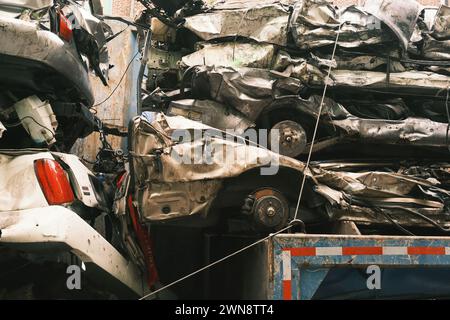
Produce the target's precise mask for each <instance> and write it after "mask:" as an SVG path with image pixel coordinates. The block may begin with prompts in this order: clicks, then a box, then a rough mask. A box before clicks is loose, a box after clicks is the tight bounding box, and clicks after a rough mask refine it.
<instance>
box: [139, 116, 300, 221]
mask: <svg viewBox="0 0 450 320" xmlns="http://www.w3.org/2000/svg"><path fill="white" fill-rule="evenodd" d="M150 120H152V121H151V122H150V121H149V119H146V118H145V116H142V117H138V118H136V119H135V120H134V123H133V126H132V133H131V137H132V138H131V141H132V146H131V150H132V151H131V157H132V162H133V165H132V167H133V169H132V174H133V176H134V180H135V190H136V193H135V195H134V197H133V199H135V200H136V201H137V202H138V203H139V210H140V212H141V215H142V217H143V218H144V220H148V221H161V220H171V219H175V218H180V217H186V216H191V215H195V214H203V215H206V214H207V213H208V209H209V208H210V206H211V204H212V202H213V201H214V199H215V197H216V196H217V194H218V192H219V190H220V188H221V186H222V183H223V181H224V180H225V179H228V178H233V177H237V176H239V175H241V174H243V173H245V172H247V171H250V170H253V169H258V168H261V167H264V166H266V165H269V164H270V163H278V164H279V165H280V166H281V167H289V168H291V169H294V170H296V171H298V172H302V171H303V169H304V166H303V164H302V163H301V162H299V161H297V160H294V159H291V158H287V157H283V156H280V155H278V154H276V153H274V152H272V151H270V150H267V149H262V148H259V147H257V146H252V145H246V144H245V143H238V142H233V141H228V140H225V139H220V138H214V137H212V138H211V140H210V141H209V142H208V144H209V147H210V148H211V149H212V150H222V149H226V148H229V149H226V150H227V151H228V150H232V152H233V155H231V156H236V157H239V158H238V159H239V160H240V161H238V162H236V161H232V162H228V161H224V162H222V161H220V162H219V161H215V159H212V160H211V162H210V163H204V162H203V163H199V164H196V160H195V159H194V158H192V159H191V157H193V155H194V154H195V150H199V148H200V150H202V148H205V143H206V141H205V139H203V137H199V138H195V136H194V140H193V141H192V143H191V142H183V143H177V142H176V141H172V140H171V139H170V137H171V136H172V134H173V133H174V132H176V131H177V130H194V129H197V130H215V129H214V128H212V127H209V126H206V125H202V124H200V123H198V122H195V121H191V120H189V119H186V118H184V117H180V116H176V117H169V116H164V115H163V114H155V115H154V116H153V118H152V119H150ZM186 155H187V157H188V158H187V160H192V161H186V162H183V161H180V160H181V159H183V157H186ZM200 160H201V159H200ZM165 208H170V211H169V212H166V213H164V212H165V210H167V209H165Z"/></svg>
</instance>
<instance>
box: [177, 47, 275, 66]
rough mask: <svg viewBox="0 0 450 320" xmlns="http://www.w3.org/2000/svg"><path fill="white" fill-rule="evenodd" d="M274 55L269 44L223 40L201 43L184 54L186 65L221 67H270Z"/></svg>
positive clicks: (273, 48) (183, 60) (273, 50)
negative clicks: (194, 49) (199, 47)
mask: <svg viewBox="0 0 450 320" xmlns="http://www.w3.org/2000/svg"><path fill="white" fill-rule="evenodd" d="M274 55H275V46H274V45H271V44H259V43H241V42H225V43H214V44H209V43H205V44H201V49H200V50H198V51H196V52H194V53H192V54H190V55H187V56H184V57H183V58H182V62H183V64H184V65H185V66H186V67H192V66H198V65H207V66H222V67H236V68H240V67H250V68H261V69H266V68H270V66H271V63H272V59H273V57H274Z"/></svg>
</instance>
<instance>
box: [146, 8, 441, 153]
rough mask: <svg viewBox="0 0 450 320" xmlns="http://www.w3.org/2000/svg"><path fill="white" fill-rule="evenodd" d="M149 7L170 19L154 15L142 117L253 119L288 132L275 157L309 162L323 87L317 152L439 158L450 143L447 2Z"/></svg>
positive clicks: (222, 122)
mask: <svg viewBox="0 0 450 320" xmlns="http://www.w3.org/2000/svg"><path fill="white" fill-rule="evenodd" d="M142 3H143V4H144V5H146V6H147V7H150V6H152V5H153V6H154V8H153V9H155V8H157V9H158V10H160V11H159V12H160V15H163V16H162V17H161V18H160V19H157V18H153V19H152V29H153V31H154V34H153V41H152V45H151V48H150V50H149V66H148V67H149V77H148V79H147V82H146V86H147V89H148V92H150V93H151V94H148V95H147V96H146V97H145V99H144V109H145V110H160V111H163V112H166V113H167V114H169V115H182V116H188V117H190V118H191V119H193V120H198V119H201V121H203V122H204V123H205V124H208V125H211V126H217V127H218V128H219V129H222V130H226V129H228V128H229V127H227V126H230V124H235V125H236V126H238V127H239V128H241V129H244V128H243V127H245V126H246V125H244V124H245V123H247V124H248V125H247V129H248V128H256V129H265V130H267V131H268V135H269V138H270V134H271V131H272V130H274V131H280V134H279V144H280V146H281V147H280V148H279V152H281V153H282V154H283V155H287V156H290V157H296V158H298V157H299V158H301V157H302V156H304V155H305V154H306V153H308V152H309V148H308V146H309V145H310V144H311V138H312V136H313V128H314V126H313V124H314V121H312V120H311V118H314V117H315V114H316V113H317V110H318V109H319V107H320V102H321V99H319V98H318V97H320V96H321V93H322V91H323V89H324V87H325V85H327V89H328V90H327V97H326V103H325V106H324V111H323V115H321V117H322V119H321V120H322V121H321V127H320V132H319V141H320V143H319V144H318V145H317V148H315V149H314V150H313V151H314V152H318V151H323V150H329V149H330V148H331V147H336V145H338V144H343V143H350V144H351V143H355V142H360V143H361V144H365V143H367V142H369V143H370V142H372V143H374V145H375V144H377V143H381V144H388V145H394V144H395V145H401V146H404V147H410V146H414V147H423V148H425V149H424V150H430V149H432V150H436V152H438V153H440V154H442V152H445V150H446V149H447V148H448V135H447V124H448V122H449V119H448V112H447V110H448V79H449V78H448V76H449V73H448V68H449V67H450V60H448V59H447V58H446V57H447V55H446V41H449V40H448V39H450V38H448V37H447V35H446V32H445V25H446V24H445V23H446V22H445V21H446V18H445V17H446V16H447V15H448V11H449V8H448V7H447V6H445V5H442V6H441V7H440V8H436V9H432V8H428V7H427V8H426V7H422V6H421V5H420V4H418V3H417V2H416V1H414V0H411V1H406V2H402V3H401V4H400V3H397V2H396V1H390V0H379V1H378V0H377V1H366V2H365V3H364V4H363V5H362V6H355V5H352V6H348V7H346V8H337V7H335V6H334V5H332V4H331V3H329V2H328V1H325V0H305V1H295V0H291V1H289V0H268V1H263V2H261V1H238V0H236V1H212V2H208V3H207V2H201V1H187V2H168V4H165V5H162V4H161V3H160V2H158V1H155V2H154V4H151V3H150V1H142ZM169 7H170V9H169ZM165 9H167V10H165ZM255 21H256V22H255ZM162 26H164V27H162ZM335 42H336V51H335V54H334V58H333V59H331V58H332V55H333V51H334V50H333V48H334V44H335ZM329 68H331V72H330V77H328V69H329ZM208 107H209V108H208ZM224 112H225V115H224ZM244 131H245V130H244ZM378 131H380V132H381V134H380V135H378V133H377V132H378ZM374 132H376V133H377V134H374ZM331 149H333V148H331Z"/></svg>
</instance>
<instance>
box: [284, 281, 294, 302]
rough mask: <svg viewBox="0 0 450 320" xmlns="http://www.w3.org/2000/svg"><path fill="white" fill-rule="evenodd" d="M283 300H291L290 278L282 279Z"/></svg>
mask: <svg viewBox="0 0 450 320" xmlns="http://www.w3.org/2000/svg"><path fill="white" fill-rule="evenodd" d="M283 300H292V282H291V280H283Z"/></svg>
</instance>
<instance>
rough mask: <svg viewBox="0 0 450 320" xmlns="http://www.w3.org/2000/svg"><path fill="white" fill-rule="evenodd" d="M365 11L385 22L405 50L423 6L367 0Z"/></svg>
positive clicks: (406, 2)
mask: <svg viewBox="0 0 450 320" xmlns="http://www.w3.org/2000/svg"><path fill="white" fill-rule="evenodd" d="M363 8H364V10H365V11H366V12H368V13H370V14H372V15H374V16H375V17H377V18H378V19H380V20H381V21H383V22H384V23H385V24H386V25H387V26H388V27H389V28H390V29H391V30H392V31H393V32H394V33H395V35H396V36H397V37H398V39H399V40H400V43H401V45H402V47H403V49H404V50H406V49H407V48H408V43H409V41H410V39H411V36H412V35H413V33H414V28H415V26H416V23H417V19H418V18H419V14H420V11H421V9H422V6H421V5H420V4H419V3H418V2H416V1H396V0H366V1H365V3H364V6H363Z"/></svg>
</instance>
